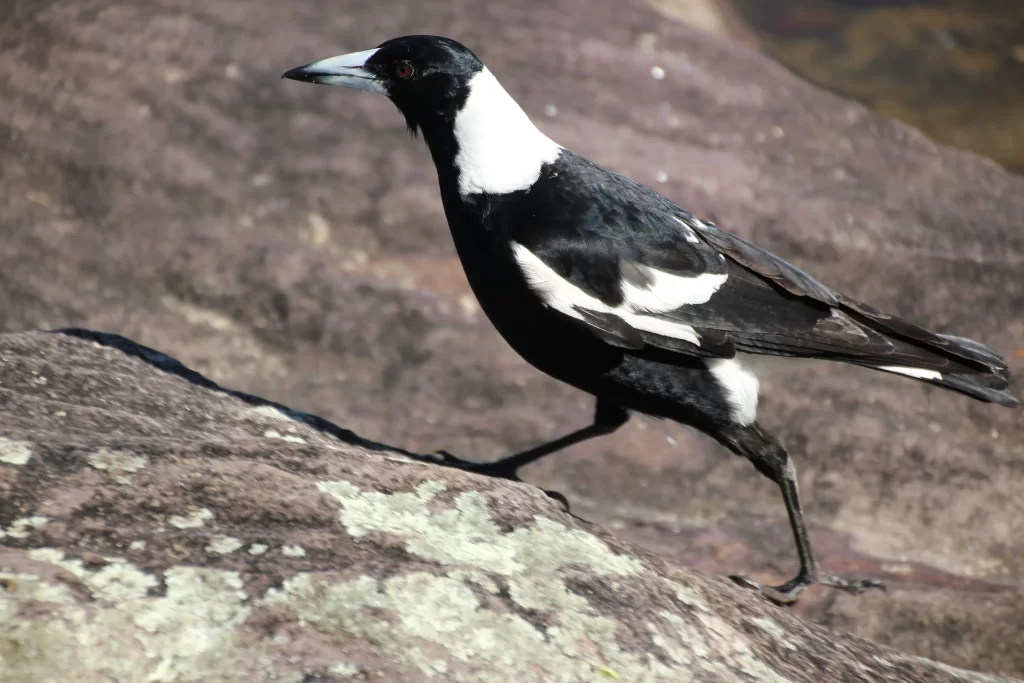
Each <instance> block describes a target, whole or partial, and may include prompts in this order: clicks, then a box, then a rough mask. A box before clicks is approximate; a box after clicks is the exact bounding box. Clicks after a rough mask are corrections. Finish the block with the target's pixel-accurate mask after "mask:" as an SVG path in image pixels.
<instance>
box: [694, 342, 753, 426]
mask: <svg viewBox="0 0 1024 683" xmlns="http://www.w3.org/2000/svg"><path fill="white" fill-rule="evenodd" d="M749 360H750V356H749V355H748V354H745V353H737V354H736V356H735V357H733V358H711V359H708V360H707V361H705V363H706V364H707V366H708V370H710V371H711V374H712V375H714V376H715V380H716V381H717V382H718V385H719V386H720V387H722V389H723V390H724V391H725V398H726V400H727V401H728V402H729V406H730V407H731V408H732V419H734V420H736V422H738V423H739V424H741V425H743V426H744V427H746V426H747V425H751V424H753V423H754V421H755V420H756V419H757V398H758V391H759V390H760V388H761V383H760V381H759V380H758V379H757V375H756V374H754V370H753V368H752V365H753V363H750V362H749Z"/></svg>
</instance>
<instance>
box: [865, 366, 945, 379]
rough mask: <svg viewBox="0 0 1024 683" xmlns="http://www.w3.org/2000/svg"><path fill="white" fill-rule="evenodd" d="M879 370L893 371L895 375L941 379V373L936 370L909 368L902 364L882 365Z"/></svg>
mask: <svg viewBox="0 0 1024 683" xmlns="http://www.w3.org/2000/svg"><path fill="white" fill-rule="evenodd" d="M878 369H879V370H885V371H886V372H895V373H896V374H897V375H906V376H907V377H913V378H915V379H942V373H941V372H938V371H936V370H925V369H923V368H910V367H906V366H904V365H882V366H879V368H878Z"/></svg>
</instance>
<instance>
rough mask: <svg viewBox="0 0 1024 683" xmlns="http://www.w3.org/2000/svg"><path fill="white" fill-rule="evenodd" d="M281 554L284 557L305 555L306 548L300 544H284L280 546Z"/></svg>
mask: <svg viewBox="0 0 1024 683" xmlns="http://www.w3.org/2000/svg"><path fill="white" fill-rule="evenodd" d="M281 554H282V555H284V556H285V557H305V556H306V549H305V548H303V547H302V546H301V545H286V546H283V547H282V548H281Z"/></svg>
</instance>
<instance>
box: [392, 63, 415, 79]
mask: <svg viewBox="0 0 1024 683" xmlns="http://www.w3.org/2000/svg"><path fill="white" fill-rule="evenodd" d="M414 71H415V69H413V68H412V64H410V63H409V62H406V61H401V62H399V63H398V64H395V78H400V79H402V80H403V81H404V80H405V79H407V78H411V77H412V74H413V72H414Z"/></svg>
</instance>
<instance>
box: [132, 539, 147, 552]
mask: <svg viewBox="0 0 1024 683" xmlns="http://www.w3.org/2000/svg"><path fill="white" fill-rule="evenodd" d="M145 549H146V542H145V541H132V542H131V543H129V544H128V550H145Z"/></svg>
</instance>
